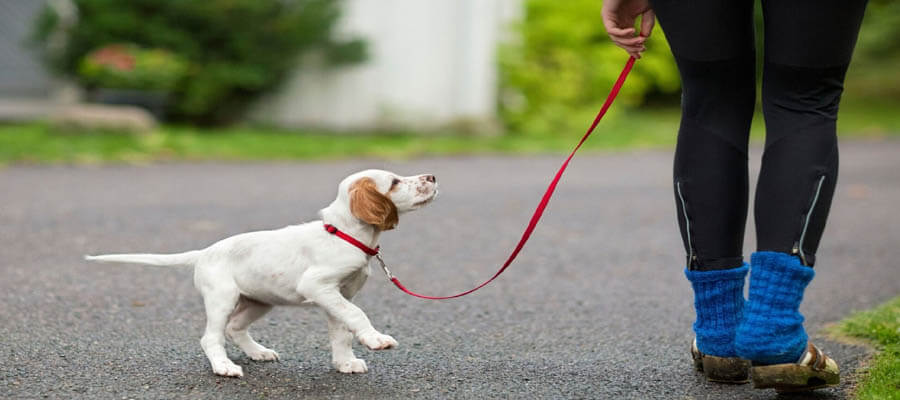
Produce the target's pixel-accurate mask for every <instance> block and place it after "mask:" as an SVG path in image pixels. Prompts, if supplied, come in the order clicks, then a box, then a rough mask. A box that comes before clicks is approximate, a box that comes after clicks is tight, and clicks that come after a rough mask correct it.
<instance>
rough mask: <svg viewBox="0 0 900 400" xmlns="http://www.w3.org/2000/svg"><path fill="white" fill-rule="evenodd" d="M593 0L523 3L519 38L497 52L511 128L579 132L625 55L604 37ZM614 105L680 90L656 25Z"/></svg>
mask: <svg viewBox="0 0 900 400" xmlns="http://www.w3.org/2000/svg"><path fill="white" fill-rule="evenodd" d="M600 13H601V2H600V1H597V0H569V1H557V0H527V1H526V2H525V16H524V18H523V20H522V21H521V23H520V24H519V25H518V26H517V29H516V33H517V34H518V35H519V36H520V37H519V40H518V41H516V42H514V43H511V44H509V45H506V46H503V47H502V48H501V49H500V78H501V96H500V112H501V116H502V118H503V120H504V121H505V123H506V124H507V126H508V127H509V128H511V130H513V131H516V132H525V133H536V134H548V133H553V134H559V133H563V132H564V133H568V134H576V133H577V134H580V133H583V132H584V128H585V124H586V122H585V121H590V120H591V119H592V118H593V115H594V114H595V113H596V112H597V110H598V109H599V108H600V105H601V104H602V102H603V100H604V99H605V97H606V94H607V93H608V91H609V89H610V88H611V87H612V84H613V82H614V81H615V80H616V78H617V77H618V75H619V72H620V71H621V69H622V67H623V66H624V64H625V61H626V60H627V58H628V55H627V54H626V53H625V51H624V50H622V49H620V48H618V47H616V46H615V45H614V44H613V43H612V41H611V40H610V39H609V37H608V36H607V34H606V30H605V29H604V28H603V22H602V19H601V14H600ZM646 47H647V51H646V52H645V53H644V56H643V58H641V59H640V60H638V62H637V64H636V66H635V68H634V70H633V71H632V73H631V75H629V77H628V84H627V85H625V87H624V88H623V90H622V93H621V94H620V97H619V99H618V100H617V106H618V107H615V108H621V106H622V105H626V104H628V105H637V104H640V103H642V102H643V101H644V100H645V98H646V97H647V96H648V95H649V94H651V93H673V92H676V91H677V90H678V89H679V84H680V82H679V79H678V71H677V68H676V66H675V62H674V59H673V58H672V56H671V54H670V52H669V47H668V44H667V43H666V41H665V38H664V37H663V33H662V30H661V29H659V27H656V28H655V29H654V31H653V34H652V35H651V37H650V40H649V41H648V43H647V46H646Z"/></svg>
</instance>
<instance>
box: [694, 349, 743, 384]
mask: <svg viewBox="0 0 900 400" xmlns="http://www.w3.org/2000/svg"><path fill="white" fill-rule="evenodd" d="M702 362H703V374H704V375H706V379H708V380H710V381H712V382H718V383H733V384H744V383H747V382H750V361H747V360H742V359H740V358H737V357H716V356H709V355H704V356H703V359H702Z"/></svg>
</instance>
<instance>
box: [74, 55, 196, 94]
mask: <svg viewBox="0 0 900 400" xmlns="http://www.w3.org/2000/svg"><path fill="white" fill-rule="evenodd" d="M186 70H187V63H186V62H185V61H184V60H182V59H181V58H180V57H178V56H176V55H175V54H173V53H172V52H170V51H167V50H163V49H149V50H148V49H141V48H138V47H137V46H133V45H123V44H112V45H108V46H103V47H101V48H99V49H97V50H94V51H92V52H90V53H88V54H87V55H86V56H84V58H82V59H81V63H80V64H79V67H78V78H79V79H80V80H81V82H82V84H84V85H85V86H88V87H102V88H113V89H139V90H150V91H164V92H168V91H171V90H173V89H174V88H175V85H176V84H177V83H179V81H180V80H181V79H182V77H183V76H184V73H185V72H186Z"/></svg>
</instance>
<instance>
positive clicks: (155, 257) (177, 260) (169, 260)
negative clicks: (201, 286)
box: [84, 250, 201, 266]
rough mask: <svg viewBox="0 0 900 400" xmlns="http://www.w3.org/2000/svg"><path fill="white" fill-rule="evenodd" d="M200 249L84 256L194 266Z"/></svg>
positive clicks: (150, 263) (95, 259) (124, 261)
mask: <svg viewBox="0 0 900 400" xmlns="http://www.w3.org/2000/svg"><path fill="white" fill-rule="evenodd" d="M200 253H201V251H200V250H191V251H186V252H184V253H178V254H103V255H99V256H84V259H85V260H88V261H99V262H118V263H129V264H147V265H159V266H193V265H194V264H196V263H197V259H199V258H200Z"/></svg>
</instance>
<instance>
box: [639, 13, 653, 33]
mask: <svg viewBox="0 0 900 400" xmlns="http://www.w3.org/2000/svg"><path fill="white" fill-rule="evenodd" d="M655 24H656V14H655V13H654V12H653V10H647V11H645V12H644V13H643V14H641V36H643V37H645V38H648V37H650V32H652V31H653V25H655Z"/></svg>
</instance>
